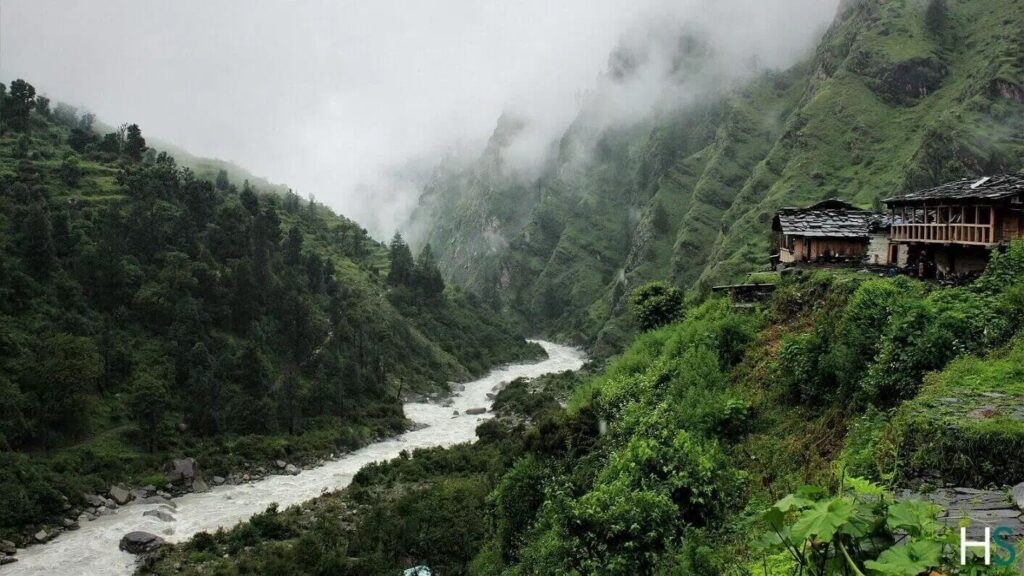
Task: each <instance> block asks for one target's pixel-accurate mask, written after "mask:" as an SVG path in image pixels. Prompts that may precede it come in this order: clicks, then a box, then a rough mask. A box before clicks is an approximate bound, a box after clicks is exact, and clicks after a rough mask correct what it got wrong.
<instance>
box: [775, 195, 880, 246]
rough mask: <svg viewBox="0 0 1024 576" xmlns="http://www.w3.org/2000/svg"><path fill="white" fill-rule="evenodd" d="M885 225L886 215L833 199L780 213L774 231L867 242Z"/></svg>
mask: <svg viewBox="0 0 1024 576" xmlns="http://www.w3.org/2000/svg"><path fill="white" fill-rule="evenodd" d="M884 225H885V222H884V218H883V215H882V214H877V213H875V212H869V211H867V210H861V209H859V208H857V207H856V206H854V205H852V204H848V203H846V202H843V201H842V200H836V199H835V198H830V199H829V200H824V201H822V202H818V203H817V204H812V205H811V206H809V207H807V208H783V209H781V210H779V212H778V213H777V214H776V215H775V219H774V221H773V222H772V229H773V230H775V231H778V232H782V233H783V234H787V235H790V236H805V237H813V238H867V237H868V235H869V234H870V233H871V231H872V230H875V229H877V228H880V227H882V226H884Z"/></svg>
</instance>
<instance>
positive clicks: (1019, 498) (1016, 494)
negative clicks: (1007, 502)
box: [1010, 482, 1024, 510]
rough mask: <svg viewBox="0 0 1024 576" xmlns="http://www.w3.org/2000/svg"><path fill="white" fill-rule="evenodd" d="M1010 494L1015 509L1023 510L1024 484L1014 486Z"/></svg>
mask: <svg viewBox="0 0 1024 576" xmlns="http://www.w3.org/2000/svg"><path fill="white" fill-rule="evenodd" d="M1010 492H1011V493H1012V494H1013V501H1014V503H1015V504H1017V508H1020V509H1021V510H1024V482H1021V483H1020V484H1017V485H1016V486H1014V487H1013V489H1012V490H1011V491H1010Z"/></svg>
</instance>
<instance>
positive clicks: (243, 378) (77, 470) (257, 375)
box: [0, 80, 543, 539]
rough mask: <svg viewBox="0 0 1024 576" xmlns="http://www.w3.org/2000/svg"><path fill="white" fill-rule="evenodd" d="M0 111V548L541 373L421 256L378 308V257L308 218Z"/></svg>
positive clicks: (138, 145) (2, 93) (129, 141)
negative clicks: (122, 500)
mask: <svg viewBox="0 0 1024 576" xmlns="http://www.w3.org/2000/svg"><path fill="white" fill-rule="evenodd" d="M0 101H2V106H3V111H4V112H3V124H2V126H0V450H2V453H0V454H2V458H3V459H4V464H5V465H4V466H3V469H2V471H0V487H2V492H0V509H2V510H4V511H5V512H4V514H2V515H0V536H3V535H14V534H15V532H16V531H17V530H19V529H20V528H22V527H23V526H25V525H26V524H36V525H39V524H43V523H54V522H57V523H59V521H60V519H61V518H62V515H63V514H66V513H67V512H65V509H66V508H65V507H64V500H63V498H62V497H61V495H64V496H66V497H67V498H69V499H70V500H71V503H72V504H75V503H77V502H78V501H79V500H80V499H81V497H82V494H83V492H86V491H91V490H104V491H105V490H106V489H107V488H109V486H110V484H111V483H114V482H129V483H145V482H148V481H153V478H154V475H158V474H159V473H160V472H161V471H162V470H163V469H164V467H165V466H166V464H167V462H168V460H169V459H170V458H171V457H172V456H182V455H188V456H193V457H195V458H197V459H198V460H199V462H200V465H201V466H202V467H203V470H204V472H205V473H207V474H208V475H212V474H218V473H219V474H225V475H226V472H228V471H230V470H235V469H239V468H241V467H242V466H243V465H254V466H255V465H258V464H261V463H264V462H265V461H267V460H272V459H275V458H288V459H291V460H296V461H311V460H315V459H316V457H318V456H322V455H325V454H329V453H331V452H337V451H339V450H341V449H348V448H352V447H354V446H358V445H360V444H363V443H365V442H366V441H368V440H370V439H373V438H376V437H381V436H384V435H390V434H393V433H395V432H397V431H399V430H401V429H402V428H403V427H404V426H405V425H406V421H405V419H404V418H403V416H402V413H401V406H400V402H401V395H402V393H403V392H404V391H406V390H425V389H444V388H446V386H447V383H448V382H450V381H455V380H461V379H467V378H469V377H471V376H474V375H479V374H481V373H483V372H484V371H486V370H487V369H488V368H489V367H491V366H493V365H495V364H499V363H505V362H510V361H515V360H521V359H526V358H534V357H538V356H540V355H542V354H543V352H542V351H541V350H540V349H539V347H537V346H535V345H533V344H528V343H527V342H525V341H524V340H523V339H522V337H520V336H518V335H516V331H515V330H514V329H512V328H511V327H510V326H509V325H508V323H506V322H505V321H504V320H503V318H502V317H501V316H500V315H499V314H498V313H496V312H495V311H494V310H492V309H491V308H489V307H487V306H485V305H483V304H482V303H481V302H479V300H478V299H476V298H475V297H473V296H470V295H467V294H464V293H462V292H461V291H460V290H458V289H446V287H445V285H444V282H443V281H442V280H441V277H440V273H439V271H438V269H437V265H436V264H435V263H434V261H433V258H432V255H431V254H430V251H429V249H425V250H424V252H423V253H422V254H421V255H420V258H419V260H418V261H417V262H416V263H415V266H414V269H413V270H412V275H411V277H410V279H409V280H410V283H409V284H408V285H401V286H398V285H395V286H388V284H387V283H386V282H385V279H384V274H383V271H384V270H386V269H387V268H388V267H389V265H390V264H389V262H390V259H389V254H388V250H387V248H386V247H385V246H383V245H381V244H379V243H377V242H375V241H374V240H373V239H371V238H369V237H368V236H367V234H366V231H365V230H364V229H362V228H361V227H359V226H358V225H356V224H355V223H353V222H351V221H349V220H347V219H345V218H343V217H340V216H337V215H335V214H333V213H332V212H330V211H329V210H328V209H327V208H325V207H323V206H321V205H318V204H316V203H315V202H313V201H305V200H302V199H300V198H299V197H298V196H296V195H295V194H292V193H290V192H288V193H285V194H276V193H261V192H259V191H257V190H256V189H254V188H253V187H252V186H251V185H250V184H249V182H248V180H247V179H245V180H244V181H243V182H241V187H240V188H239V187H238V186H236V183H237V182H236V183H233V182H232V179H231V178H229V177H228V175H227V172H226V170H225V171H223V172H221V171H218V172H217V173H216V174H215V175H214V176H211V178H210V180H206V179H203V178H201V177H199V176H197V174H196V173H194V172H192V171H191V170H189V169H187V168H181V167H179V165H178V164H177V162H176V161H175V159H174V158H172V157H171V156H169V155H167V154H166V153H157V152H156V151H154V150H152V149H150V148H149V146H148V144H147V142H146V139H145V138H144V137H143V134H142V130H141V129H140V128H139V127H138V126H137V125H135V124H131V125H126V126H123V127H121V128H119V129H116V130H113V131H111V132H108V133H106V134H99V133H97V132H96V131H95V129H96V125H95V123H94V122H95V121H94V119H93V117H92V116H91V115H89V114H79V113H78V112H77V111H76V110H75V109H73V108H71V107H69V106H67V105H64V104H59V105H57V106H56V107H55V108H54V109H52V110H51V109H50V107H49V101H48V100H46V99H44V98H41V97H38V96H36V95H35V90H34V88H33V87H32V86H31V84H29V83H27V82H25V81H22V80H18V81H15V82H12V83H11V87H10V90H9V91H8V90H6V88H4V89H3V90H0ZM410 260H411V256H410ZM16 539H17V538H16Z"/></svg>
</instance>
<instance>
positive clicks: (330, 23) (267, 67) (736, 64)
mask: <svg viewBox="0 0 1024 576" xmlns="http://www.w3.org/2000/svg"><path fill="white" fill-rule="evenodd" d="M837 1H838V0H717V1H712V0H703V1H700V0H676V1H674V2H666V1H664V0H561V1H560V2H558V3H552V2H545V1H543V0H527V1H520V2H511V1H504V2H489V1H480V0H421V1H416V0H405V1H397V0H372V1H371V0H363V1H360V2H354V1H340V2H339V1H302V2H298V1H292V2H286V1H269V0H267V1H254V0H244V1H243V0H217V1H209V0H206V1H199V0H185V1H182V0H178V1H175V2H160V3H157V2H138V1H137V0H120V1H112V0H89V1H85V0H80V1H75V0H63V1H56V0H4V1H3V4H2V6H0V10H2V12H0V79H2V81H4V82H9V81H10V80H11V79H13V78H19V77H23V78H25V79H26V80H28V81H29V82H31V83H33V84H34V85H35V86H36V88H37V90H38V91H39V92H40V93H44V94H46V95H48V96H50V97H51V98H52V99H53V100H55V101H56V100H59V101H65V102H68V103H70V104H74V105H77V106H81V107H83V108H85V109H88V110H90V111H92V112H94V113H95V114H96V115H97V116H98V117H99V118H100V119H101V120H102V121H104V122H106V123H108V124H119V123H122V122H137V123H138V124H139V125H140V126H141V127H142V129H143V132H144V134H145V135H147V136H150V137H156V138H159V139H161V140H164V141H167V142H170V143H173V144H176V145H179V146H182V147H184V148H186V149H188V150H189V151H190V152H192V153H194V154H197V155H201V156H209V157H215V158H221V159H225V160H230V161H232V162H235V163H237V164H240V165H242V166H244V167H246V168H247V169H249V170H250V171H251V172H253V173H255V174H257V175H260V176H265V177H267V178H268V179H270V180H271V181H275V182H281V183H285V184H287V185H289V186H291V187H292V188H294V189H295V191H296V192H298V193H299V194H302V195H315V196H316V198H317V200H318V201H320V202H323V203H326V204H328V205H329V206H331V207H332V208H334V209H335V210H337V211H339V212H341V213H343V214H345V215H347V216H350V217H353V218H355V219H356V220H358V221H360V222H361V223H363V224H364V225H366V226H367V227H368V228H370V230H371V232H373V233H374V234H375V235H377V236H378V237H385V236H387V235H388V234H390V232H391V231H392V230H393V229H394V227H395V226H396V225H397V223H399V222H401V221H402V219H403V218H404V216H405V215H406V214H407V213H408V211H409V210H410V209H411V207H412V206H413V205H414V204H415V201H416V196H417V188H416V182H417V179H418V178H419V177H421V176H422V175H423V174H425V173H428V172H429V170H430V167H431V166H432V165H433V164H434V163H435V162H436V161H437V160H438V159H439V158H441V157H442V156H444V155H451V154H459V155H462V156H464V157H466V158H471V157H472V156H473V154H475V153H476V151H478V150H479V149H480V148H481V147H482V146H483V144H484V143H485V142H486V139H487V137H488V136H489V135H490V134H491V133H492V132H493V130H494V127H495V122H496V120H497V119H498V117H499V116H500V115H501V114H502V113H504V112H512V113H514V114H515V115H516V116H518V117H521V118H523V119H525V120H526V128H525V129H524V130H523V132H522V133H521V134H520V136H519V139H518V141H516V142H515V143H514V146H513V147H511V148H510V152H511V153H512V154H513V156H514V160H515V163H516V164H517V165H518V166H519V167H520V168H522V169H524V170H528V169H529V168H530V167H531V166H535V165H537V164H539V162H540V161H541V160H542V159H543V156H544V154H545V153H546V151H547V150H548V149H549V148H548V146H549V144H550V142H551V141H552V140H553V139H554V138H557V137H558V135H559V134H561V132H562V131H563V130H565V128H566V127H567V126H568V125H569V124H570V123H571V122H572V121H573V119H574V118H576V117H577V116H578V114H579V112H580V110H581V109H583V110H585V111H586V114H587V115H588V117H589V118H590V119H591V120H592V121H593V122H595V123H597V124H599V125H608V124H613V123H624V122H626V123H628V122H632V121H635V120H636V119H638V118H641V117H643V116H644V115H646V114H648V113H650V112H651V111H653V110H657V109H659V108H662V107H665V106H678V105H684V104H685V102H686V100H687V98H689V97H691V96H693V95H694V94H695V93H696V92H698V90H697V89H696V88H695V86H699V87H700V90H707V89H713V88H715V87H718V86H726V85H728V84H730V83H731V82H735V81H737V80H741V79H742V77H743V76H744V75H745V74H748V73H750V72H752V71H753V70H756V69H760V68H764V67H784V66H788V65H790V64H791V63H793V62H795V61H796V60H797V59H798V58H800V57H801V56H802V55H804V54H806V53H807V51H808V50H810V49H811V48H812V47H813V45H814V43H815V41H816V40H817V38H819V37H820V34H821V33H822V31H823V30H824V27H825V26H826V25H827V23H828V22H829V20H830V19H831V18H832V16H833V14H834V11H835V6H836V3H837ZM680 30H686V31H688V33H692V35H693V37H695V38H698V39H699V42H698V45H699V49H700V50H702V51H704V53H705V54H706V55H710V57H709V58H707V62H708V64H707V65H706V66H704V67H702V68H701V69H696V70H695V69H691V68H687V67H685V66H684V67H683V68H682V69H680V68H679V66H678V62H677V61H675V60H673V54H674V53H675V51H677V50H678V46H679V44H678V42H679V38H680V35H679V31H680ZM613 51H614V52H615V54H616V55H618V56H623V55H626V56H628V58H626V59H625V60H626V61H628V63H629V71H628V73H625V74H609V73H608V69H609V55H610V54H612V53H613ZM616 61H617V62H619V60H618V59H617V60H616ZM620 63H621V62H620Z"/></svg>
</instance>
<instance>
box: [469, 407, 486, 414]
mask: <svg viewBox="0 0 1024 576" xmlns="http://www.w3.org/2000/svg"><path fill="white" fill-rule="evenodd" d="M486 413H487V408H470V409H469V410H466V414H473V415H476V414H486Z"/></svg>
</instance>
